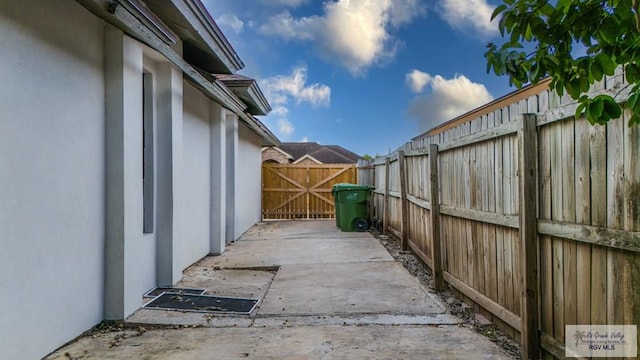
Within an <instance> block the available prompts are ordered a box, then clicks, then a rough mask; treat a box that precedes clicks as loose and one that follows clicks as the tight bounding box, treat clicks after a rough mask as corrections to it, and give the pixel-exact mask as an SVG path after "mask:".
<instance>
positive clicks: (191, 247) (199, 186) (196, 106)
mask: <svg viewBox="0 0 640 360" xmlns="http://www.w3.org/2000/svg"><path fill="white" fill-rule="evenodd" d="M183 89H184V107H183V108H184V114H183V122H184V126H183V133H182V136H183V140H182V143H183V150H182V151H183V153H182V158H183V160H182V175H183V176H182V185H183V188H182V196H181V198H180V202H181V204H180V208H179V209H180V212H181V214H180V216H179V219H180V221H181V223H180V225H179V228H180V229H181V234H182V235H181V236H180V237H179V238H178V239H177V241H178V246H177V248H176V250H177V251H178V252H179V256H178V264H179V266H180V268H181V269H184V268H186V267H188V266H189V265H191V264H193V263H194V262H195V261H196V260H198V259H200V258H202V257H204V256H206V255H207V254H208V253H209V247H210V239H209V236H210V226H211V218H210V215H211V154H210V152H211V142H210V141H211V128H210V118H211V117H210V111H211V105H210V100H209V99H208V98H207V97H205V96H204V95H203V94H202V93H200V92H199V91H198V90H196V89H195V88H194V87H193V86H192V85H191V84H189V83H186V82H185V83H184V85H183Z"/></svg>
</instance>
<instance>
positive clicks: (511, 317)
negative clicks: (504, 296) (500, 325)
mask: <svg viewBox="0 0 640 360" xmlns="http://www.w3.org/2000/svg"><path fill="white" fill-rule="evenodd" d="M443 275H444V280H445V281H446V282H448V283H449V284H451V286H453V287H454V288H456V289H457V290H458V291H460V292H461V293H463V294H464V295H465V296H467V297H468V298H469V299H471V300H472V301H474V302H476V303H477V304H479V305H480V306H482V307H483V308H485V309H487V310H489V312H491V313H492V314H493V315H495V316H496V317H498V318H499V319H500V320H502V321H504V322H506V323H507V324H509V326H511V327H513V328H514V329H516V330H518V331H520V329H521V328H522V321H521V320H520V317H519V316H518V315H517V314H514V313H513V312H511V311H510V310H509V309H507V308H505V307H504V306H502V305H500V304H498V303H496V302H494V301H493V300H491V299H490V298H488V297H486V296H485V295H483V294H481V293H480V292H479V291H477V290H476V289H474V288H472V287H470V286H469V285H467V284H465V283H464V282H462V281H461V280H459V279H457V278H456V277H455V276H453V275H452V274H450V273H449V272H444V274H443Z"/></svg>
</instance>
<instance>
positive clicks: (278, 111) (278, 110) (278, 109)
mask: <svg viewBox="0 0 640 360" xmlns="http://www.w3.org/2000/svg"><path fill="white" fill-rule="evenodd" d="M269 114H273V115H277V116H282V117H286V116H287V115H288V114H289V109H287V108H286V107H284V106H282V105H278V106H274V107H273V109H271V112H270V113H269Z"/></svg>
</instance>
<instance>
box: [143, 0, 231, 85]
mask: <svg viewBox="0 0 640 360" xmlns="http://www.w3.org/2000/svg"><path fill="white" fill-rule="evenodd" d="M170 1H171V4H173V6H174V7H175V9H177V10H178V12H179V13H180V15H181V16H182V17H184V18H185V19H186V20H187V22H188V24H189V25H190V26H191V27H192V28H191V29H189V30H191V31H190V33H191V35H193V36H194V37H196V41H197V42H198V43H199V45H200V46H201V48H204V50H206V51H207V52H208V53H209V55H211V56H216V57H217V58H218V59H219V60H220V61H221V62H222V63H223V64H224V65H225V67H226V68H227V70H228V72H229V73H235V72H236V71H238V70H241V69H242V68H244V63H243V62H242V60H241V59H240V56H239V55H238V53H236V51H235V50H234V49H233V47H232V46H231V44H230V43H229V40H227V38H226V36H225V35H224V34H223V33H222V31H221V30H220V28H219V27H218V25H217V24H216V23H215V21H214V20H213V18H211V15H210V14H209V12H208V11H207V9H206V8H205V7H204V5H203V4H202V2H201V1H200V0H170ZM155 4H156V5H158V6H161V4H162V3H158V2H156V3H155Z"/></svg>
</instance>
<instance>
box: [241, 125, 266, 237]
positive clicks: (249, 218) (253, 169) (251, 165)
mask: <svg viewBox="0 0 640 360" xmlns="http://www.w3.org/2000/svg"><path fill="white" fill-rule="evenodd" d="M238 164H240V166H238V168H237V170H236V175H237V176H236V216H235V221H236V231H237V233H236V234H237V235H236V236H240V235H242V233H244V232H245V231H247V230H248V229H249V228H250V227H251V226H253V225H254V224H255V223H257V222H259V221H260V220H262V175H261V174H262V173H261V171H262V152H261V146H260V138H259V137H258V135H256V134H255V133H254V132H253V131H251V130H249V129H248V128H247V127H246V126H245V125H242V124H240V125H239V126H238Z"/></svg>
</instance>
